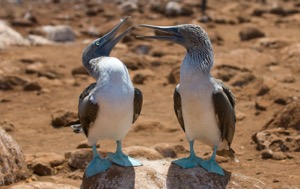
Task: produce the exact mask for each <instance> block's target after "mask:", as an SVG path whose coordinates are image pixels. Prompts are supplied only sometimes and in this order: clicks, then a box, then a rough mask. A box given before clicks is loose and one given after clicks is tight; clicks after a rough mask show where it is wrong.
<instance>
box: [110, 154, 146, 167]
mask: <svg viewBox="0 0 300 189" xmlns="http://www.w3.org/2000/svg"><path fill="white" fill-rule="evenodd" d="M108 159H109V160H110V161H111V162H113V163H115V164H118V165H121V166H123V167H135V166H141V165H142V164H141V163H140V162H139V161H137V160H136V159H134V158H132V157H129V156H127V155H125V154H123V153H109V154H108Z"/></svg>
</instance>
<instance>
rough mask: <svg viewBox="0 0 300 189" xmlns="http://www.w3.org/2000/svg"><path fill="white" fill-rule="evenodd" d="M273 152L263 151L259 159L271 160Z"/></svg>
mask: <svg viewBox="0 0 300 189" xmlns="http://www.w3.org/2000/svg"><path fill="white" fill-rule="evenodd" d="M273 154H274V152H273V151H272V150H270V149H265V150H263V151H262V152H261V157H262V158H263V159H269V158H272V156H273Z"/></svg>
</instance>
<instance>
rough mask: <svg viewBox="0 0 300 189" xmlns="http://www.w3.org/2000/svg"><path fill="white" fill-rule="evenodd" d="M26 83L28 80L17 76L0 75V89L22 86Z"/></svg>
mask: <svg viewBox="0 0 300 189" xmlns="http://www.w3.org/2000/svg"><path fill="white" fill-rule="evenodd" d="M27 83H28V81H26V80H25V79H22V78H20V77H17V76H4V77H0V90H12V89H14V88H15V87H16V86H24V85H26V84H27Z"/></svg>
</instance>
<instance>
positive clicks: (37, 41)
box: [27, 34, 54, 46]
mask: <svg viewBox="0 0 300 189" xmlns="http://www.w3.org/2000/svg"><path fill="white" fill-rule="evenodd" d="M27 39H28V41H29V42H30V44H31V45H33V46H40V45H53V44H54V43H53V41H50V40H49V39H47V38H45V37H42V36H39V35H33V34H31V35H28V36H27Z"/></svg>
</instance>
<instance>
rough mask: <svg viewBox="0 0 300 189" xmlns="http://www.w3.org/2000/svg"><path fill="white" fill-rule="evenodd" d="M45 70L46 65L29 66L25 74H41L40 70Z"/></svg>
mask: <svg viewBox="0 0 300 189" xmlns="http://www.w3.org/2000/svg"><path fill="white" fill-rule="evenodd" d="M43 68H44V64H42V63H34V64H29V65H28V66H26V68H25V72H26V73H27V74H35V73H39V72H40V70H42V69H43Z"/></svg>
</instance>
